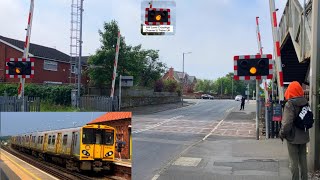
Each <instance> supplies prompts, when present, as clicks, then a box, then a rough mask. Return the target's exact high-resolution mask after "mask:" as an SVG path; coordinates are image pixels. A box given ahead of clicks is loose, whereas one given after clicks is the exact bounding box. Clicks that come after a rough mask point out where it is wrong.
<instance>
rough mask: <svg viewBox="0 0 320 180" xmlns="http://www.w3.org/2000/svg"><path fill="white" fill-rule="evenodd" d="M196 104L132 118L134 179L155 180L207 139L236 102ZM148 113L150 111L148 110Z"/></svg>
mask: <svg viewBox="0 0 320 180" xmlns="http://www.w3.org/2000/svg"><path fill="white" fill-rule="evenodd" d="M193 101H196V104H195V105H192V106H188V107H184V108H179V109H173V110H168V111H163V112H159V113H155V114H151V115H136V116H134V117H133V120H132V121H133V154H134V156H133V162H134V164H133V168H132V173H133V179H139V180H150V179H153V178H154V179H156V178H157V174H159V173H161V172H162V171H164V170H165V169H166V168H167V167H168V166H169V165H170V164H171V163H172V162H173V161H175V160H176V158H177V157H179V155H180V154H182V153H184V152H185V151H187V150H188V149H189V148H190V147H192V145H194V144H195V143H196V142H198V141H200V140H202V139H203V138H204V137H207V136H208V135H209V134H210V133H211V132H212V130H213V129H214V128H215V127H216V126H217V124H218V123H219V122H220V121H221V120H222V119H224V118H225V116H226V115H227V114H228V112H230V111H231V110H232V109H233V108H234V107H236V108H238V106H240V104H239V102H236V101H234V100H200V99H199V100H193ZM146 111H147V109H146Z"/></svg>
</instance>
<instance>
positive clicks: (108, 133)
mask: <svg viewBox="0 0 320 180" xmlns="http://www.w3.org/2000/svg"><path fill="white" fill-rule="evenodd" d="M131 117H132V114H131V112H109V113H104V112H83V113H65V112H61V113H9V112H8V113H1V132H0V142H1V157H0V158H1V160H0V165H1V167H2V168H1V179H131V157H132V141H131V139H132V138H131Z"/></svg>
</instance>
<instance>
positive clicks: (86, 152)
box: [82, 150, 90, 156]
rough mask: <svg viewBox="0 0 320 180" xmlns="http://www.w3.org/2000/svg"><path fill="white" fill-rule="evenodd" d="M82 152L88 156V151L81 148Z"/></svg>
mask: <svg viewBox="0 0 320 180" xmlns="http://www.w3.org/2000/svg"><path fill="white" fill-rule="evenodd" d="M82 154H84V155H86V156H90V153H89V152H88V151H86V150H82Z"/></svg>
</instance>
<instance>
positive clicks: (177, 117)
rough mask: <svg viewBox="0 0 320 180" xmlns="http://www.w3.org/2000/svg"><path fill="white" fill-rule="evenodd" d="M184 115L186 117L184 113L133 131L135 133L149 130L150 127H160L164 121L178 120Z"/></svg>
mask: <svg viewBox="0 0 320 180" xmlns="http://www.w3.org/2000/svg"><path fill="white" fill-rule="evenodd" d="M182 117H184V116H183V115H180V116H175V117H173V118H170V119H167V120H164V121H162V122H159V123H157V124H154V125H150V126H149V127H148V128H145V129H140V130H136V131H133V132H132V133H133V134H135V133H140V132H144V131H148V130H150V129H153V128H156V127H159V126H161V125H162V124H164V123H167V122H169V121H172V120H176V119H179V118H182Z"/></svg>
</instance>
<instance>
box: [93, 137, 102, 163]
mask: <svg viewBox="0 0 320 180" xmlns="http://www.w3.org/2000/svg"><path fill="white" fill-rule="evenodd" d="M94 136H95V140H96V142H95V144H94V150H93V151H94V153H93V158H95V159H100V158H103V149H102V147H103V146H102V135H101V133H96V134H95V135H94Z"/></svg>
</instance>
